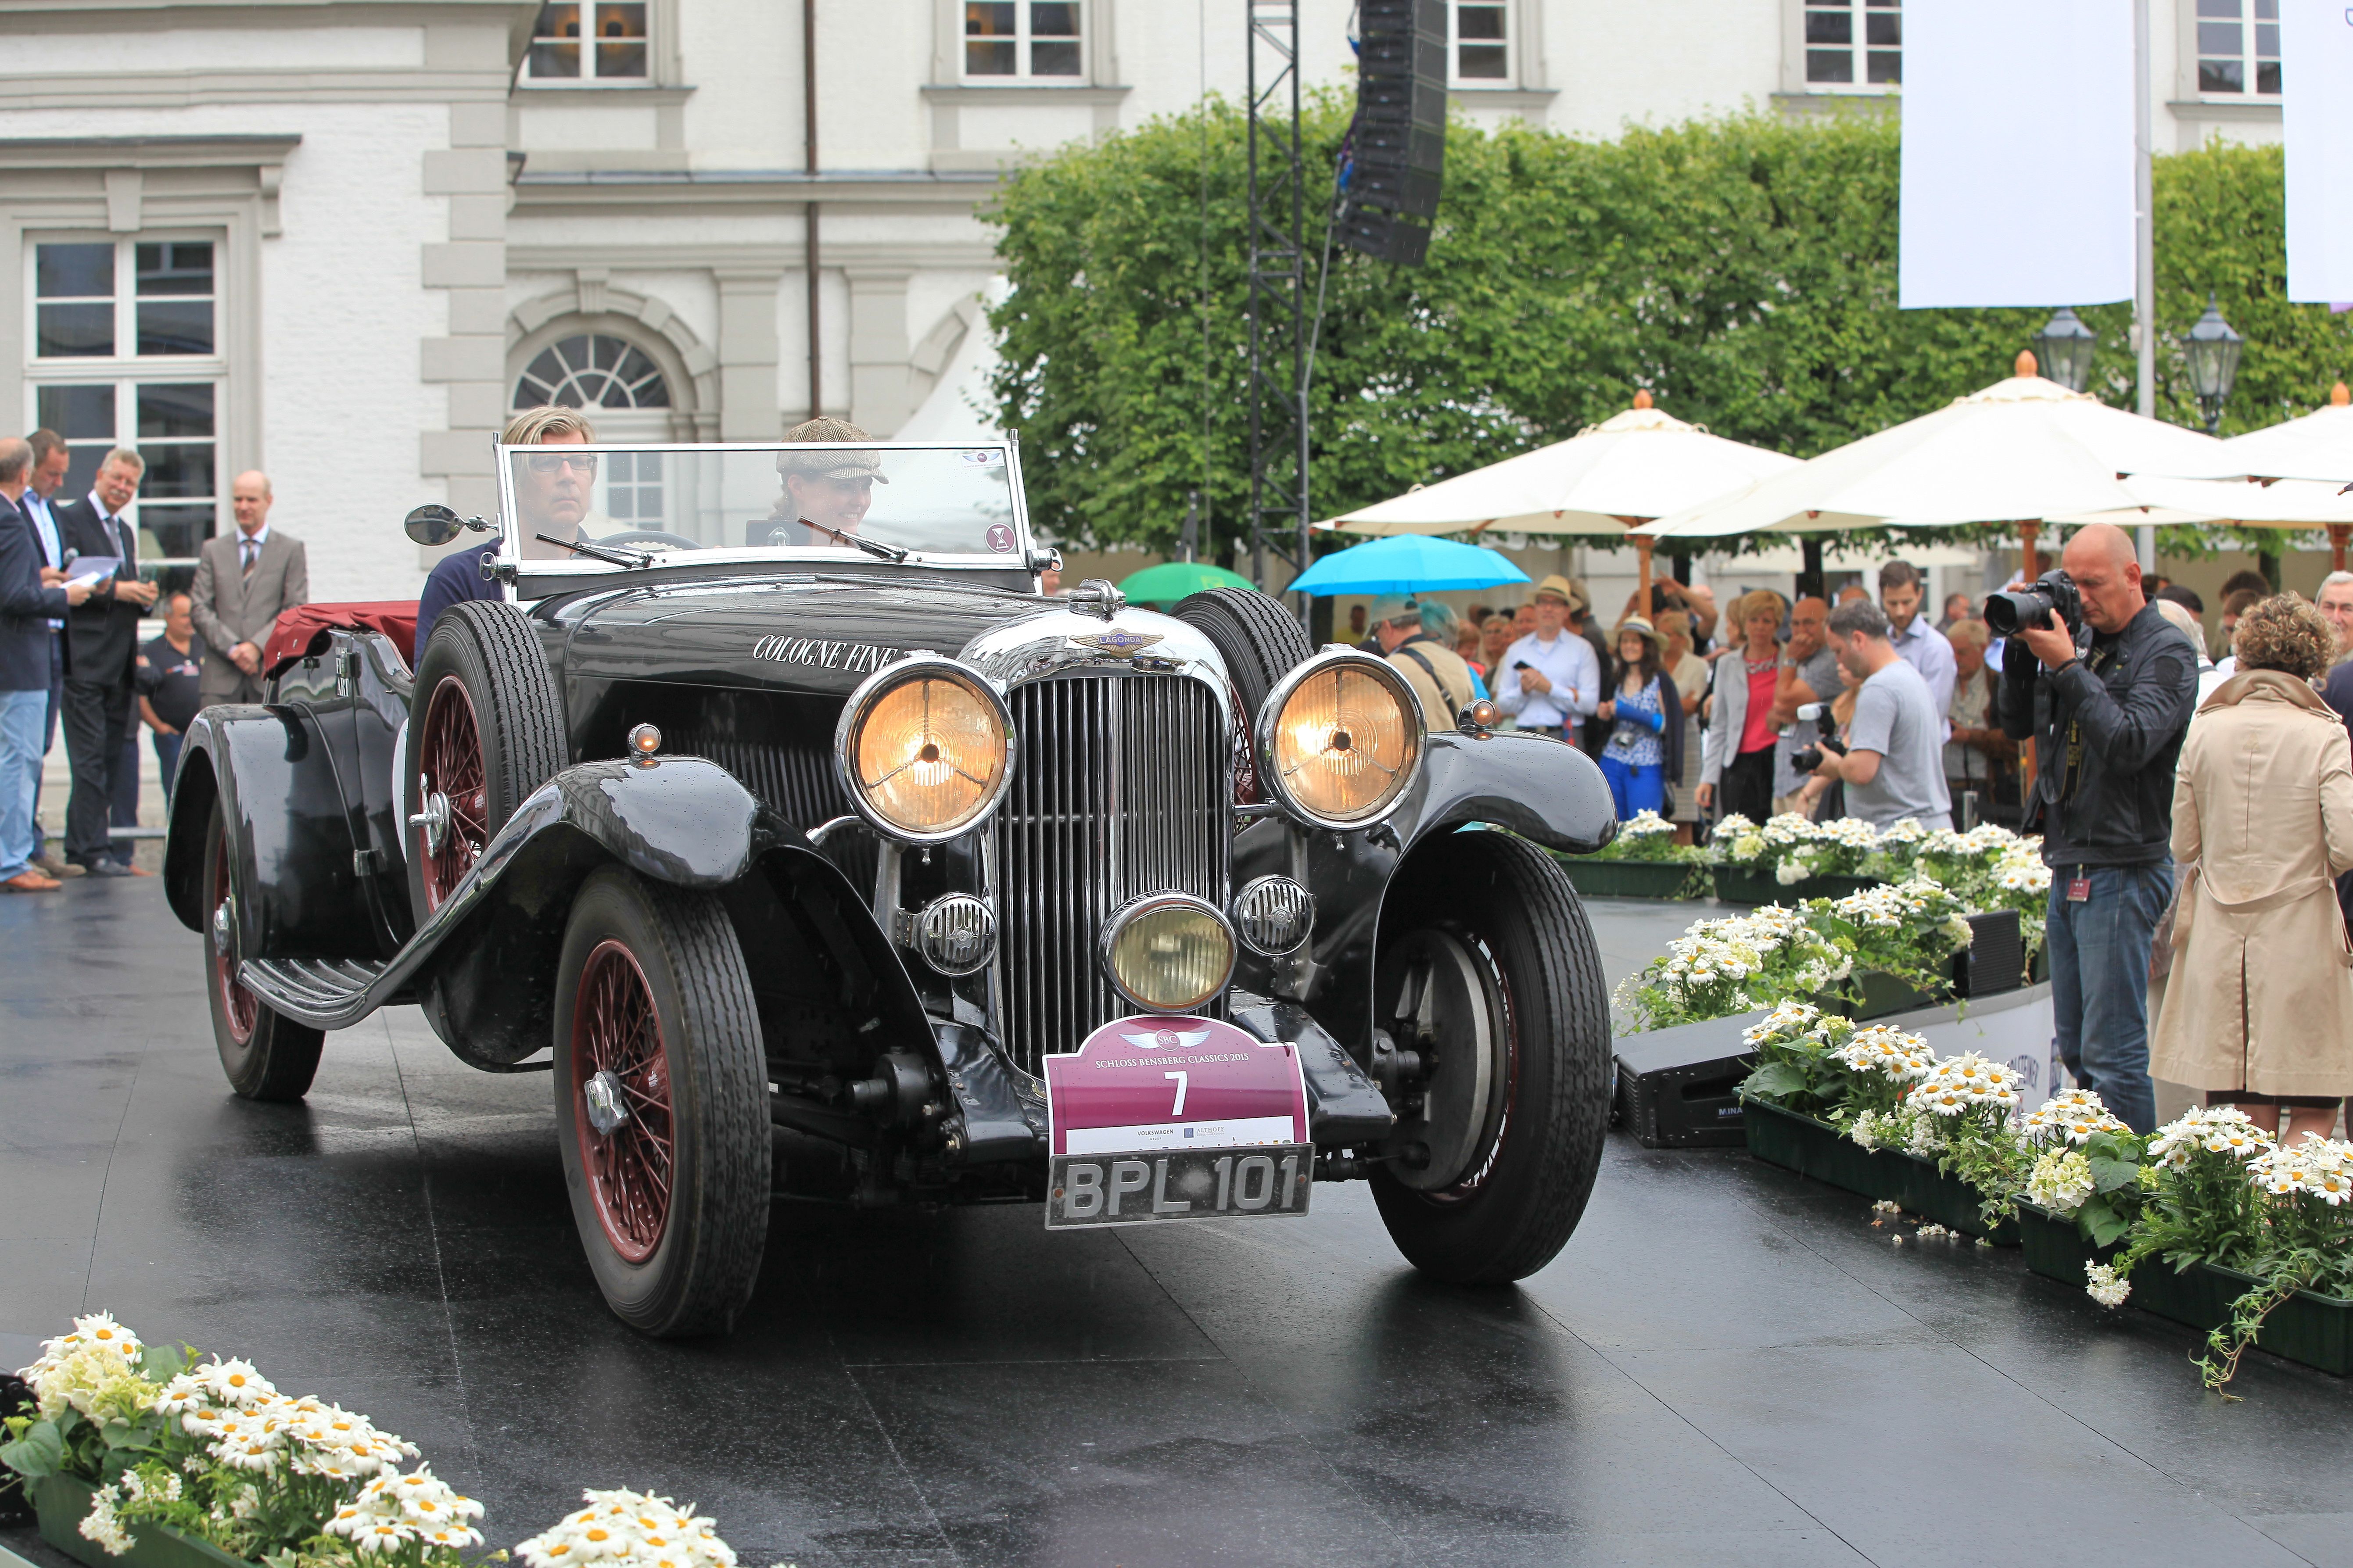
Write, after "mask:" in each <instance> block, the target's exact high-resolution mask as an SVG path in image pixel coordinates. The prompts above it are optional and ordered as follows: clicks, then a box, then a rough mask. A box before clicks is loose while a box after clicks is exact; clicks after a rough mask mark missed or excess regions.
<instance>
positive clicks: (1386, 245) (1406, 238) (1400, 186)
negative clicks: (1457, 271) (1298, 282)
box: [1338, 0, 1446, 267]
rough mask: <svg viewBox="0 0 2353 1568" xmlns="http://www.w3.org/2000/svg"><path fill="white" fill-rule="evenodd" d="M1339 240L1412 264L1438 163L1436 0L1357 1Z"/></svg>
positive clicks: (1421, 244) (1441, 94) (1440, 7)
mask: <svg viewBox="0 0 2353 1568" xmlns="http://www.w3.org/2000/svg"><path fill="white" fill-rule="evenodd" d="M1356 16H1357V24H1358V28H1359V31H1360V32H1361V34H1362V40H1361V42H1360V43H1359V44H1358V46H1357V50H1356V123H1355V125H1354V127H1353V128H1352V129H1351V130H1350V132H1349V138H1348V140H1349V153H1348V157H1349V163H1348V169H1347V172H1346V176H1345V184H1344V186H1343V188H1342V192H1341V205H1340V216H1339V220H1338V221H1339V225H1340V242H1341V243H1342V244H1343V245H1345V246H1347V247H1350V248H1351V249H1354V250H1361V251H1363V252H1364V253H1365V254H1366V255H1367V256H1373V257H1377V258H1380V259H1382V260H1384V261H1394V262H1396V263H1398V265H1399V266H1403V267H1419V266H1420V265H1421V263H1422V260H1423V258H1425V257H1427V256H1428V255H1429V253H1430V219H1432V218H1434V217H1436V216H1438V188H1439V183H1440V178H1441V177H1442V176H1443V174H1444V173H1445V168H1446V0H1358V5H1357V8H1356Z"/></svg>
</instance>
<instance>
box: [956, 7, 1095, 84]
mask: <svg viewBox="0 0 2353 1568" xmlns="http://www.w3.org/2000/svg"><path fill="white" fill-rule="evenodd" d="M1080 9H1081V5H1080V4H1079V0H965V7H964V74H965V79H966V80H969V81H984V82H1002V81H1040V82H1077V81H1081V80H1083V79H1084V78H1085V76H1086V57H1085V50H1084V49H1083V48H1082V47H1081V45H1082V40H1081V38H1080V35H1079V24H1080V16H1079V12H1080Z"/></svg>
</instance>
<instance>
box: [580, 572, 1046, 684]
mask: <svg viewBox="0 0 2353 1568" xmlns="http://www.w3.org/2000/svg"><path fill="white" fill-rule="evenodd" d="M1057 613H1058V612H1057V611H1056V610H1055V609H1054V608H1052V607H1051V606H1050V605H1047V604H1045V603H1043V602H1041V601H1039V599H1037V598H1035V597H1033V596H1031V595H1025V594H1016V593H1010V592H1008V591H1006V590H1003V589H997V588H987V587H979V586H965V585H960V584H943V583H938V582H920V583H893V582H889V581H883V580H878V579H876V578H871V577H869V578H856V579H843V580H839V581H831V582H828V581H825V580H822V579H820V580H818V581H815V582H812V581H809V580H807V579H806V578H804V579H800V580H797V581H795V580H789V579H787V580H781V581H779V580H766V581H759V582H742V581H736V582H721V583H709V582H703V583H678V584H662V585H655V586H649V587H646V588H640V589H634V590H629V591H627V592H622V593H617V594H610V595H597V596H596V597H595V598H594V599H589V600H575V601H574V602H572V603H570V604H568V605H564V606H560V607H558V608H556V609H554V610H553V611H551V612H549V614H550V618H552V619H553V620H554V621H555V622H556V623H557V624H559V625H564V626H567V627H568V632H569V635H568V637H566V639H565V673H566V674H567V675H568V676H570V677H572V678H574V679H613V680H657V681H677V682H681V683H687V684H692V685H697V686H734V687H758V688H764V689H784V690H792V691H806V692H814V693H833V694H836V695H847V694H848V693H849V691H850V690H851V689H853V688H855V687H856V686H857V685H858V683H859V682H860V681H861V680H864V679H866V678H867V677H868V676H870V675H871V674H873V673H874V672H875V671H876V670H878V669H881V668H883V667H884V666H886V665H889V664H893V663H896V662H897V661H898V660H899V659H901V658H905V657H906V656H907V655H908V654H911V653H914V652H917V651H919V650H926V649H927V650H929V651H931V652H934V653H942V654H947V655H951V656H953V655H955V654H956V653H958V652H959V651H961V650H962V649H963V648H964V647H965V645H966V644H967V643H970V642H971V641H973V639H974V638H976V637H979V636H981V635H982V634H984V633H987V632H989V631H992V630H995V629H996V628H997V627H1000V626H1007V625H1008V624H1009V623H1012V622H1016V621H1018V620H1021V619H1022V618H1023V617H1025V616H1051V615H1055V614H1057Z"/></svg>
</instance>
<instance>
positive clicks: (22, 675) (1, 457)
mask: <svg viewBox="0 0 2353 1568" xmlns="http://www.w3.org/2000/svg"><path fill="white" fill-rule="evenodd" d="M32 466H33V448H32V447H31V445H30V444H29V443H27V442H24V441H19V440H16V438H14V437H5V438H0V891H5V892H10V893H47V892H54V891H56V890H57V889H58V888H59V887H62V886H63V885H64V884H62V883H61V882H59V881H58V879H56V878H54V877H50V876H47V875H45V874H44V873H43V872H41V871H40V870H39V869H38V868H36V867H35V866H34V865H33V864H32V860H33V857H34V855H35V853H36V852H37V851H38V849H39V848H40V828H39V826H38V825H37V824H36V823H35V822H34V820H33V788H34V786H35V785H36V784H38V783H39V782H40V777H41V752H42V750H43V742H44V741H45V740H46V738H47V737H46V735H45V731H46V730H47V720H48V706H49V621H50V619H51V618H52V617H53V616H62V615H64V614H65V613H66V612H67V610H68V609H69V608H70V607H72V606H74V605H79V604H81V602H82V601H83V600H85V599H87V598H89V597H90V584H87V583H79V584H66V585H63V586H51V585H47V584H44V583H43V582H42V581H41V576H42V570H41V569H42V566H43V564H44V562H43V559H42V550H41V541H40V537H39V535H38V533H37V531H35V529H34V526H33V521H32V519H31V518H30V517H28V516H27V515H26V512H25V510H24V505H23V503H24V499H25V479H26V472H27V470H29V469H30V468H32Z"/></svg>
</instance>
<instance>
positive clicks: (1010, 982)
mask: <svg viewBox="0 0 2353 1568" xmlns="http://www.w3.org/2000/svg"><path fill="white" fill-rule="evenodd" d="M1010 698H1011V703H1012V708H1013V721H1014V725H1015V728H1016V729H1017V730H1018V731H1019V734H1020V737H1021V739H1020V745H1021V757H1020V762H1019V763H1018V766H1017V768H1016V769H1015V771H1014V774H1013V784H1012V787H1011V788H1010V789H1009V790H1008V792H1007V794H1006V797H1005V802H1004V804H1003V805H1000V806H998V807H997V817H996V822H995V826H994V827H993V828H992V829H991V831H992V834H993V836H994V838H995V843H994V845H993V848H994V850H995V860H996V879H997V925H998V929H999V931H1001V932H1002V935H1001V937H1000V946H999V948H998V951H997V1000H998V1025H999V1028H1000V1031H1001V1033H1002V1037H1003V1039H1004V1043H1005V1047H1006V1049H1007V1051H1008V1053H1009V1054H1010V1055H1011V1057H1012V1058H1013V1060H1014V1061H1015V1062H1016V1063H1017V1064H1018V1065H1019V1066H1020V1067H1022V1068H1026V1069H1028V1070H1029V1071H1030V1072H1033V1073H1034V1072H1038V1071H1039V1070H1040V1061H1039V1058H1042V1057H1043V1056H1045V1055H1046V1054H1047V1053H1049V1052H1055V1051H1069V1050H1074V1049H1076V1048H1077V1047H1078V1044H1079V1042H1080V1041H1081V1040H1082V1039H1084V1038H1085V1037H1086V1035H1087V1033H1088V1031H1089V1030H1091V1029H1093V1028H1094V1027H1095V1026H1098V1025H1100V1024H1103V1023H1104V1022H1106V1021H1108V1020H1110V1019H1112V1018H1115V1017H1117V1016H1120V1014H1121V1013H1123V1012H1124V1011H1126V1010H1127V1008H1126V1004H1125V1003H1124V1001H1123V1000H1122V999H1121V998H1120V996H1119V994H1118V993H1116V992H1114V991H1113V990H1112V988H1111V986H1110V984H1108V983H1107V982H1105V981H1104V980H1103V978H1102V971H1101V970H1100V969H1099V968H1098V967H1097V965H1096V963H1095V938H1096V934H1097V932H1099V931H1101V930H1102V928H1103V921H1104V920H1105V919H1107V918H1108V917H1109V916H1110V914H1111V913H1112V911H1113V910H1116V909H1117V908H1119V906H1120V905H1121V904H1123V903H1124V902H1126V901H1127V900H1129V899H1131V898H1134V897H1135V896H1136V895H1138V894H1141V893H1157V892H1166V891H1171V890H1174V891H1177V892H1186V893H1192V894H1194V895H1196V896H1198V897H1200V898H1204V899H1207V900H1209V901H1210V902H1211V903H1213V904H1215V905H1217V906H1218V907H1219V908H1220V909H1222V908H1224V907H1225V903H1226V896H1227V887H1226V883H1227V858H1228V850H1229V845H1230V839H1231V822H1230V807H1231V802H1232V799H1233V785H1232V782H1231V780H1230V778H1229V765H1230V760H1231V752H1230V746H1231V742H1230V739H1229V733H1230V731H1229V726H1228V724H1227V722H1226V715H1225V711H1224V707H1223V704H1222V703H1220V702H1219V700H1218V697H1217V694H1216V693H1215V692H1214V691H1212V690H1211V689H1209V688H1208V687H1207V686H1205V685H1203V684H1202V683H1201V682H1199V681H1198V680H1194V679H1190V678H1188V677H1185V676H1171V675H1134V676H1110V677H1102V676H1097V677H1087V678H1066V679H1053V680H1041V681H1036V682H1033V683H1032V684H1030V685H1028V686H1020V687H1016V688H1015V689H1013V691H1012V693H1011V694H1010Z"/></svg>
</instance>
